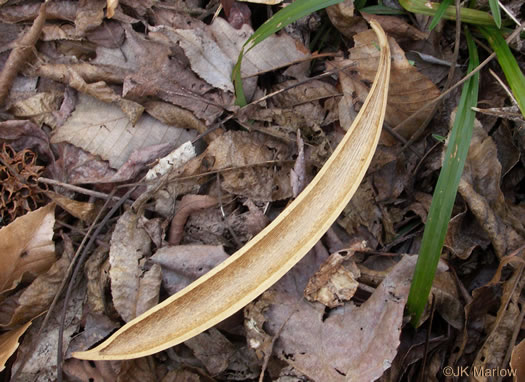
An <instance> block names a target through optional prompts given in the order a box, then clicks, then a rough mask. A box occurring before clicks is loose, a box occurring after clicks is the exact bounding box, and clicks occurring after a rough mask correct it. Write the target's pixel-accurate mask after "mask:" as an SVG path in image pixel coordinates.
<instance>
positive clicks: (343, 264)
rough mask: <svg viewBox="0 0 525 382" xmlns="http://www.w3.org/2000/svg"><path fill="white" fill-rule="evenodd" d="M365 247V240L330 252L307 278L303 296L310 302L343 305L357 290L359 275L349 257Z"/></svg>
mask: <svg viewBox="0 0 525 382" xmlns="http://www.w3.org/2000/svg"><path fill="white" fill-rule="evenodd" d="M365 248H366V242H357V243H355V244H353V245H350V247H349V248H348V249H344V250H341V251H338V252H335V253H333V254H331V255H330V256H329V257H328V259H326V260H325V262H324V263H323V264H322V265H321V267H320V268H319V271H317V272H316V273H315V274H314V275H313V276H312V277H311V278H310V280H308V284H307V285H306V287H305V289H304V297H305V298H306V299H307V300H308V301H310V302H316V301H317V302H320V303H321V304H323V305H325V306H327V307H329V308H335V307H337V306H342V305H344V303H345V301H349V300H350V299H351V298H352V297H353V296H354V294H355V292H356V291H357V287H358V286H359V282H358V281H357V279H358V278H359V276H361V272H360V271H359V268H358V267H357V265H356V264H355V262H354V261H353V260H352V259H351V257H352V256H353V254H354V252H355V251H358V250H363V249H365Z"/></svg>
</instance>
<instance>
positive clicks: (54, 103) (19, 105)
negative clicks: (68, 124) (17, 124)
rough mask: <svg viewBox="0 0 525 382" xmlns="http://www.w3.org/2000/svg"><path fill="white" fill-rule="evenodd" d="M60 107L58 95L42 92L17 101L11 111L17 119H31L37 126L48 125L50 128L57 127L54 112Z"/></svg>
mask: <svg viewBox="0 0 525 382" xmlns="http://www.w3.org/2000/svg"><path fill="white" fill-rule="evenodd" d="M59 106H60V105H59V97H58V94H57V93H51V92H41V93H37V94H35V95H33V96H31V97H28V98H26V99H23V100H19V101H16V102H15V103H13V104H12V105H11V107H10V111H11V112H12V113H13V115H14V116H15V117H18V118H20V119H31V120H32V121H33V122H35V123H36V124H37V125H42V124H43V123H46V124H47V125H49V126H55V117H54V115H53V112H54V111H57V110H58V108H59Z"/></svg>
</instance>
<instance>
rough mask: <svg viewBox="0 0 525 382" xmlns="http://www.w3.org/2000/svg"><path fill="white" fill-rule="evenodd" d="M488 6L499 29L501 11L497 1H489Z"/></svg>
mask: <svg viewBox="0 0 525 382" xmlns="http://www.w3.org/2000/svg"><path fill="white" fill-rule="evenodd" d="M489 6H490V12H491V13H492V17H493V18H494V22H495V23H496V26H497V27H498V29H499V28H501V10H500V9H499V4H498V0H489Z"/></svg>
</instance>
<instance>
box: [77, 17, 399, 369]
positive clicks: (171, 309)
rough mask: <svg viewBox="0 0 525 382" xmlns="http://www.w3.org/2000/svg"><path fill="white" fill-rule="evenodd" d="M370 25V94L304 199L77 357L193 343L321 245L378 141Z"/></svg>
mask: <svg viewBox="0 0 525 382" xmlns="http://www.w3.org/2000/svg"><path fill="white" fill-rule="evenodd" d="M371 25H372V28H373V29H374V30H375V31H376V33H377V34H378V39H379V47H380V49H381V59H380V61H379V67H378V70H377V75H376V78H375V80H374V83H373V85H372V88H371V91H370V94H369V96H368V98H367V100H366V101H365V103H364V105H363V108H362V109H361V111H360V113H359V114H358V116H357V118H356V120H355V121H354V124H353V125H352V126H351V127H350V128H349V129H348V132H347V133H346V135H345V137H344V138H343V140H342V141H341V143H340V144H339V145H338V147H337V148H336V149H335V151H334V153H333V154H332V156H331V157H330V159H328V161H327V162H326V164H325V165H324V166H323V168H322V169H321V170H320V172H319V173H318V174H317V175H316V177H315V178H314V179H313V180H312V182H311V183H310V184H309V185H308V186H307V187H306V188H305V190H304V191H303V192H302V193H301V194H300V195H299V197H298V198H297V199H295V200H294V201H293V202H292V203H291V204H290V205H289V206H288V207H287V208H286V209H285V210H284V211H283V212H282V213H281V214H280V215H279V216H278V217H277V218H276V219H275V220H274V221H273V222H272V223H271V224H270V225H269V226H268V227H266V228H265V229H264V230H263V231H262V232H260V233H259V234H258V235H257V236H256V237H254V238H253V239H252V240H251V241H250V242H249V243H248V244H246V245H245V246H244V247H242V248H241V249H240V250H239V251H237V252H236V253H235V254H233V255H232V256H230V257H229V258H228V259H227V260H226V261H224V262H223V263H221V264H220V265H219V266H217V267H215V268H214V269H213V270H212V271H210V272H208V273H207V274H206V275H204V276H203V277H201V278H199V279H198V280H197V281H195V282H194V283H192V284H190V285H189V286H188V287H186V288H185V289H183V290H182V291H180V292H178V293H176V294H175V295H173V296H171V297H170V298H168V299H167V300H165V301H164V302H162V303H160V304H158V305H157V306H155V307H154V308H152V309H151V310H149V311H148V312H146V313H145V314H144V315H142V316H140V317H137V318H136V319H135V320H133V321H131V322H129V323H128V324H127V325H125V326H124V327H123V328H121V329H120V330H119V331H118V332H116V333H115V334H113V336H111V337H110V338H109V339H108V340H106V341H105V342H104V343H102V344H101V345H99V346H98V347H96V348H95V349H93V350H90V351H87V352H81V353H78V352H77V353H74V354H73V355H74V356H75V357H76V358H81V359H129V358H136V357H140V356H144V355H148V354H152V353H155V352H158V351H161V350H163V349H166V348H168V347H170V346H173V345H175V344H178V343H181V342H183V341H186V340H188V339H190V338H192V337H194V336H195V335H197V334H199V333H201V332H202V331H204V330H206V329H208V328H210V327H211V326H213V325H215V324H217V323H218V322H220V321H222V320H223V319H225V318H226V317H229V316H230V315H232V314H233V313H235V312H236V311H238V310H239V309H241V308H242V307H243V306H245V305H246V304H248V303H249V302H250V301H252V300H253V299H254V298H255V297H257V296H258V295H260V294H261V293H262V292H264V291H265V290H266V289H268V288H269V287H270V286H271V285H273V284H274V283H275V282H276V281H277V280H279V279H280V278H281V277H282V276H283V275H284V274H286V272H288V271H289V270H290V269H291V268H292V267H293V266H294V265H295V264H296V263H297V262H299V261H300V260H301V258H303V256H304V255H305V254H306V253H307V252H308V251H309V250H310V249H311V248H312V247H313V246H314V245H315V243H316V242H317V241H318V240H319V239H320V238H321V236H322V235H323V234H324V233H325V232H326V231H327V230H328V228H329V227H330V226H331V225H332V223H333V222H334V221H335V219H336V218H337V216H338V215H339V213H340V212H341V211H342V209H343V208H344V206H345V205H346V204H347V203H348V201H349V200H350V199H351V197H352V195H353V194H354V193H355V191H356V189H357V187H358V186H359V184H360V182H361V180H362V179H363V177H364V175H365V173H366V170H367V168H368V165H369V164H370V162H371V160H372V156H373V153H374V151H375V148H376V146H377V143H378V141H379V136H380V132H381V127H382V124H383V118H384V111H385V109H386V100H387V95H388V83H389V76H390V49H389V46H388V42H387V39H386V36H385V34H384V32H383V31H382V29H381V27H380V26H379V25H378V24H377V23H375V22H372V23H371ZM389 287H390V286H389ZM398 306H401V305H398ZM400 310H401V312H402V307H401V308H400ZM382 367H384V365H383V364H382ZM382 370H384V368H383V369H382ZM374 373H375V371H374Z"/></svg>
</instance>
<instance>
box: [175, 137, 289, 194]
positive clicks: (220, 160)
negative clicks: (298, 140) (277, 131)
mask: <svg viewBox="0 0 525 382" xmlns="http://www.w3.org/2000/svg"><path fill="white" fill-rule="evenodd" d="M287 154H288V147H287V146H286V145H285V144H283V143H281V142H279V141H277V140H275V139H270V138H268V137H267V136H265V135H263V134H256V133H250V134H248V133H247V132H244V131H231V130H230V131H227V132H226V133H224V134H222V135H221V136H219V137H217V138H216V139H214V140H213V141H212V142H211V143H210V145H209V146H208V148H207V149H206V151H205V152H204V153H202V154H201V155H199V156H198V157H197V158H195V159H192V160H190V161H189V162H188V163H187V164H186V166H185V168H187V169H190V170H189V171H188V172H186V173H185V174H184V175H193V174H196V173H197V174H198V173H202V172H207V171H214V170H215V171H220V170H223V169H227V168H236V167H240V166H247V167H245V168H242V169H239V170H230V171H220V172H221V175H222V177H223V180H221V187H222V188H223V189H224V190H226V191H228V192H231V193H232V194H237V195H243V196H246V197H248V198H250V199H253V200H260V201H273V200H280V199H285V198H288V197H290V196H291V194H292V190H291V185H290V180H289V174H290V168H291V166H290V165H289V164H286V163H283V164H279V167H280V169H278V170H277V169H274V167H273V166H272V167H270V166H263V165H262V164H264V163H265V162H268V161H275V160H285V159H288V158H287ZM250 165H252V166H250Z"/></svg>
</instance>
